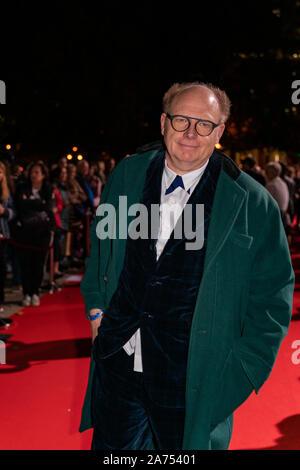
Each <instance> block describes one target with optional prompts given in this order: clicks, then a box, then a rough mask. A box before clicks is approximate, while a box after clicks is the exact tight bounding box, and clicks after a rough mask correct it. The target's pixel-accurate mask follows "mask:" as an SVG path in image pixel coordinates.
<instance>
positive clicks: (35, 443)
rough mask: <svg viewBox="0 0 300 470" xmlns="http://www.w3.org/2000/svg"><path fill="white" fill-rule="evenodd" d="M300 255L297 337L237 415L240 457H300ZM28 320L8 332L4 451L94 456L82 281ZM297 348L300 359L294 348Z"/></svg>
mask: <svg viewBox="0 0 300 470" xmlns="http://www.w3.org/2000/svg"><path fill="white" fill-rule="evenodd" d="M297 242H298V240H297ZM297 245H298V246H299V247H300V243H297ZM298 251H299V254H297V253H296V251H295V250H293V249H292V250H291V252H292V256H293V264H294V269H295V272H296V276H297V280H296V287H295V295H294V307H293V320H292V322H291V326H290V329H289V333H288V335H287V337H286V338H285V340H284V342H283V344H282V347H281V349H280V352H279V355H278V358H277V361H276V365H275V367H274V369H273V371H272V373H271V376H270V378H269V380H268V381H267V382H266V384H265V385H264V386H263V387H262V389H261V390H260V392H259V394H258V395H255V394H253V395H252V396H251V397H250V398H249V400H248V401H247V402H246V403H245V404H243V405H242V406H241V407H240V408H239V410H238V411H237V412H236V413H235V420H234V431H233V436H232V441H231V445H230V449H232V450H241V449H255V450H257V449H274V450H275V449H278V450H281V449H286V450H287V449H300V433H299V429H300V382H299V379H300V295H299V289H300V280H299V279H300V277H299V274H300V249H299V250H298ZM20 313H22V314H21V315H18V314H15V315H14V316H13V317H12V318H13V320H14V324H13V326H12V327H10V328H8V329H7V330H5V329H4V328H0V335H7V336H9V338H7V343H6V344H7V348H6V362H7V364H5V365H1V364H0V404H1V421H0V422H1V426H0V449H2V450H76V449H78V450H80V449H89V448H90V441H91V431H86V432H84V433H82V434H80V433H79V432H78V427H79V421H80V411H81V406H82V401H83V397H84V392H85V387H86V382H87V376H88V365H89V354H90V347H91V342H90V331H89V324H88V322H87V321H86V320H85V317H84V314H83V302H82V298H81V295H80V292H79V287H78V285H76V279H74V285H72V282H71V283H70V285H69V286H67V287H65V288H64V289H63V290H62V291H61V292H55V293H54V294H53V295H50V294H47V295H45V296H43V297H42V299H41V306H40V307H26V308H23V309H22V310H21V312H20ZM0 338H1V337H0ZM297 340H299V343H298V346H297V349H298V350H299V353H297V349H293V348H292V345H293V343H294V342H295V341H297ZM293 354H294V357H293V356H292V355H293ZM292 357H293V359H294V362H293V361H292Z"/></svg>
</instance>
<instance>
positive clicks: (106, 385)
mask: <svg viewBox="0 0 300 470" xmlns="http://www.w3.org/2000/svg"><path fill="white" fill-rule="evenodd" d="M148 387H149V385H147V386H146V385H145V383H144V375H143V373H141V372H134V370H133V355H131V356H128V355H127V354H126V352H125V351H124V350H123V349H121V350H120V351H118V352H117V353H115V354H114V355H112V356H110V357H108V358H106V359H100V360H99V359H97V358H96V370H95V375H94V384H93V404H92V410H93V411H92V412H93V424H94V434H93V441H92V449H93V450H147V449H149V448H150V445H151V441H153V443H154V445H155V448H156V450H180V449H181V448H182V440H183V430H184V415H185V407H184V403H183V404H182V406H178V407H176V408H175V407H167V406H160V405H159V404H157V403H153V402H152V401H151V400H150V398H149V394H148V393H147V388H148Z"/></svg>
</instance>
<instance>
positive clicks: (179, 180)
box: [165, 175, 190, 194]
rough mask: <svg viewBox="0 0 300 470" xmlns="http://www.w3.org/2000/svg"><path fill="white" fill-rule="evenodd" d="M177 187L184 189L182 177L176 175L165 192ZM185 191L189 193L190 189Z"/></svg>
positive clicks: (167, 192)
mask: <svg viewBox="0 0 300 470" xmlns="http://www.w3.org/2000/svg"><path fill="white" fill-rule="evenodd" d="M179 187H180V188H182V189H185V187H184V184H183V181H182V177H181V176H179V175H177V176H176V178H175V179H174V181H173V183H172V184H171V185H170V186H169V187H168V189H166V192H165V194H170V193H172V192H173V191H175V189H176V188H179ZM187 192H188V193H189V192H190V190H188V191H187Z"/></svg>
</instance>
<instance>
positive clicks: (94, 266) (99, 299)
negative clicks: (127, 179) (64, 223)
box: [80, 160, 126, 314]
mask: <svg viewBox="0 0 300 470" xmlns="http://www.w3.org/2000/svg"><path fill="white" fill-rule="evenodd" d="M125 163H126V161H125V160H122V161H121V162H120V163H119V164H118V165H117V167H116V168H115V169H114V170H113V172H112V173H111V174H110V175H109V177H108V180H107V182H106V185H105V187H104V189H103V193H102V195H101V204H105V203H109V204H112V205H113V206H116V204H117V201H118V195H119V191H120V189H121V184H122V177H123V168H124V166H125ZM101 204H100V205H101ZM100 220H101V217H100V216H97V215H96V216H95V219H94V221H93V223H92V225H91V228H90V253H89V256H88V257H87V259H86V262H85V264H86V269H85V273H84V276H83V278H82V281H81V285H80V291H81V294H82V296H83V300H84V304H85V312H86V314H88V313H89V311H90V310H91V309H93V308H102V309H105V307H106V305H105V302H106V300H105V292H104V290H103V288H101V283H100V279H101V276H102V277H103V275H104V273H101V272H100V257H101V249H102V247H103V244H102V243H100V239H99V238H98V236H97V233H96V227H97V224H98V223H99V221H100Z"/></svg>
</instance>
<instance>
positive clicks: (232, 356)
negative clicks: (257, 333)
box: [211, 349, 254, 429]
mask: <svg viewBox="0 0 300 470" xmlns="http://www.w3.org/2000/svg"><path fill="white" fill-rule="evenodd" d="M253 389H254V387H253V384H252V383H251V382H250V380H249V378H248V376H247V374H246V373H245V369H244V367H243V364H242V361H241V360H240V358H239V357H238V356H237V354H236V353H235V351H234V349H231V350H230V352H229V354H228V356H227V358H226V360H225V363H224V367H223V371H222V373H221V375H220V380H219V381H218V384H217V387H216V390H217V393H216V395H215V397H216V398H215V403H213V404H212V415H211V428H212V429H213V428H215V426H217V425H218V424H219V423H222V422H223V421H224V420H225V419H226V418H228V417H229V416H230V415H232V413H233V412H234V411H235V410H236V409H237V408H238V407H239V406H240V405H241V404H242V403H243V402H244V401H245V400H246V399H247V398H248V397H249V395H250V394H251V393H252V392H253Z"/></svg>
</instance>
